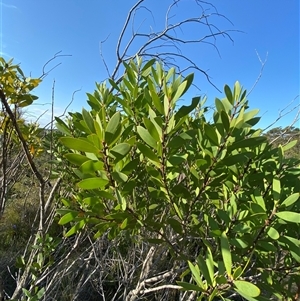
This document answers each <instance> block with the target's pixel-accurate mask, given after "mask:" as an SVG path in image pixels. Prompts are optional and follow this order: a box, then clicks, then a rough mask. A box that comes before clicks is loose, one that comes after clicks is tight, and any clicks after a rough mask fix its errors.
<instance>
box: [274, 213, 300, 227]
mask: <svg viewBox="0 0 300 301" xmlns="http://www.w3.org/2000/svg"><path fill="white" fill-rule="evenodd" d="M275 215H276V216H277V217H279V218H281V219H283V220H284V221H287V222H290V223H297V224H300V213H298V212H292V211H281V212H277V213H275Z"/></svg>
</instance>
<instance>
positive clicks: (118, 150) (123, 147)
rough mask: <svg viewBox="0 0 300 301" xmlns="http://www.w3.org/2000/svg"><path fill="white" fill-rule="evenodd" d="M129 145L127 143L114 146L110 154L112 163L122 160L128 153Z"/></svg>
mask: <svg viewBox="0 0 300 301" xmlns="http://www.w3.org/2000/svg"><path fill="white" fill-rule="evenodd" d="M130 149H131V145H130V144H128V143H119V144H117V145H116V146H114V147H113V148H112V149H111V150H110V153H111V154H112V155H113V156H114V157H115V161H114V163H115V164H116V163H117V162H119V161H120V160H122V159H123V158H124V157H125V156H126V155H127V154H128V153H129V151H130Z"/></svg>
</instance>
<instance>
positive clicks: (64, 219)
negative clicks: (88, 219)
mask: <svg viewBox="0 0 300 301" xmlns="http://www.w3.org/2000/svg"><path fill="white" fill-rule="evenodd" d="M68 211H69V212H68V213H66V214H65V215H64V216H62V217H61V218H60V220H59V221H58V224H59V225H65V224H67V223H69V222H71V221H73V220H74V219H75V218H76V217H77V215H78V212H77V211H75V210H68Z"/></svg>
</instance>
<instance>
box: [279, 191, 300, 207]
mask: <svg viewBox="0 0 300 301" xmlns="http://www.w3.org/2000/svg"><path fill="white" fill-rule="evenodd" d="M299 196H300V193H299V192H296V193H293V194H292V195H290V196H288V197H287V198H286V199H285V200H284V201H283V202H282V203H281V205H280V207H283V206H286V207H289V206H291V205H293V204H294V203H295V202H297V201H298V199H299Z"/></svg>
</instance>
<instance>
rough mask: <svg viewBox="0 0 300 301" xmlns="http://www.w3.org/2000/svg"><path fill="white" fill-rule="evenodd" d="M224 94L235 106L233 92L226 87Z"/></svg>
mask: <svg viewBox="0 0 300 301" xmlns="http://www.w3.org/2000/svg"><path fill="white" fill-rule="evenodd" d="M224 92H225V95H226V97H227V99H228V101H229V102H230V103H231V104H232V105H233V103H234V99H233V96H232V92H231V90H230V88H229V86H227V85H225V87H224Z"/></svg>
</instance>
